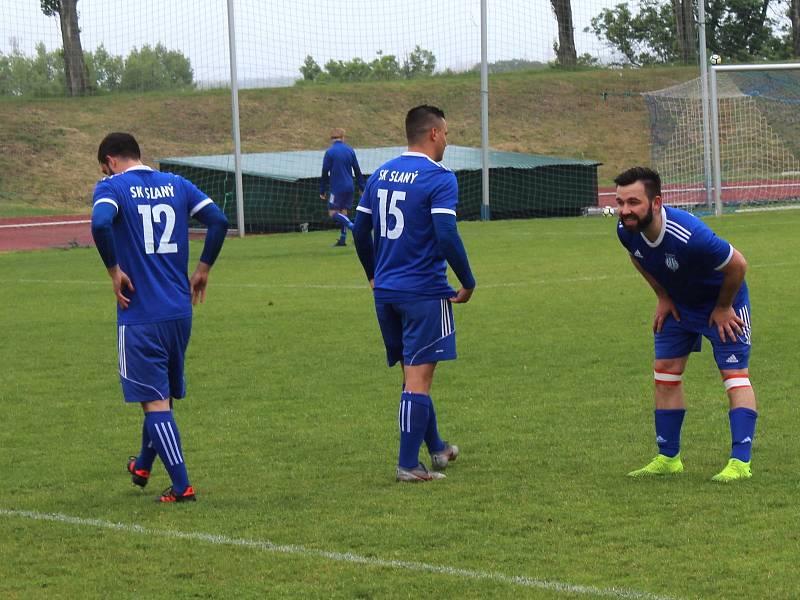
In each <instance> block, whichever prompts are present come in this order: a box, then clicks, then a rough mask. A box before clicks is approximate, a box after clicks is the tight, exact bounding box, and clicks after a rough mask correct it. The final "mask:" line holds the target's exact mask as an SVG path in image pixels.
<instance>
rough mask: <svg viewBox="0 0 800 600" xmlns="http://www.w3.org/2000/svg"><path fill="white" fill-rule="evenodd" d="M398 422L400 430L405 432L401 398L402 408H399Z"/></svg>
mask: <svg viewBox="0 0 800 600" xmlns="http://www.w3.org/2000/svg"><path fill="white" fill-rule="evenodd" d="M397 424H398V425H399V426H400V432H401V433H402V432H403V401H402V400H400V408H398V409H397Z"/></svg>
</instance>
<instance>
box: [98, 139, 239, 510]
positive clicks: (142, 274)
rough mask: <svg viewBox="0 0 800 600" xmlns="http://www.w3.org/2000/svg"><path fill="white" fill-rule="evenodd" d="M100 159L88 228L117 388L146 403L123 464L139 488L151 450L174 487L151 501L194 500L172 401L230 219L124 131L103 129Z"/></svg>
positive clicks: (181, 386)
mask: <svg viewBox="0 0 800 600" xmlns="http://www.w3.org/2000/svg"><path fill="white" fill-rule="evenodd" d="M97 160H98V161H99V162H100V168H101V170H102V171H103V173H104V174H105V175H107V177H106V178H104V179H102V180H100V181H99V182H98V183H97V185H96V186H95V190H94V205H93V208H92V236H93V237H94V241H95V244H96V245H97V250H98V251H99V253H100V256H101V258H102V259H103V263H105V266H106V268H107V269H108V274H109V276H110V277H111V281H112V285H113V288H114V294H115V295H116V297H117V325H118V334H117V336H118V337H117V345H118V354H119V376H120V382H121V383H122V392H123V395H124V397H125V401H126V402H138V403H139V404H141V406H142V409H143V410H144V425H143V427H142V447H141V450H140V451H139V455H138V456H136V457H131V458H130V459H129V460H128V463H127V468H128V471H129V472H130V474H131V479H132V481H133V483H134V484H136V485H138V486H140V487H144V486H146V485H147V482H148V480H149V477H150V471H151V469H152V466H153V462H154V461H155V458H156V456H158V457H159V458H160V459H161V462H163V463H164V466H165V467H166V469H167V472H168V473H169V476H170V479H171V480H172V485H171V487H169V488H168V489H167V490H165V491H164V492H163V493H162V494H161V495H160V496H159V497H158V498H157V500H158V501H159V502H186V501H194V500H195V492H194V488H193V487H192V486H191V485H190V483H189V476H188V474H187V472H186V464H185V462H184V457H183V447H182V445H181V437H180V433H179V432H178V426H177V424H176V423H175V419H174V417H173V414H172V400H173V398H183V397H184V395H185V393H186V389H185V388H186V385H185V381H184V376H183V363H184V356H185V354H186V347H187V345H188V343H189V335H190V333H191V329H192V305H193V304H196V303H197V302H198V301H199V302H203V301H204V300H205V294H206V286H207V284H208V274H209V271H210V270H211V266H212V265H213V264H214V261H215V260H216V258H217V255H218V254H219V251H220V249H221V248H222V244H223V242H224V241H225V234H226V232H227V230H228V220H227V219H226V218H225V215H224V214H223V212H222V211H221V210H220V209H219V208H218V207H217V206H216V205H215V204H214V202H213V201H212V200H211V199H210V198H209V197H208V196H207V195H206V194H204V193H203V192H201V191H200V190H198V189H197V188H196V187H195V186H194V185H193V184H192V183H191V182H189V181H187V180H186V179H183V178H182V177H179V176H177V175H173V174H171V173H161V172H159V171H156V170H154V169H151V168H150V167H148V166H145V165H144V164H142V162H141V153H140V151H139V144H138V143H137V142H136V140H135V139H134V138H133V136H131V135H130V134H127V133H110V134H108V135H107V136H106V137H105V138H104V139H103V141H102V142H101V143H100V147H99V149H98V151H97ZM190 217H194V218H195V219H197V220H198V221H200V222H201V223H203V224H205V225H206V226H207V228H208V229H207V233H206V240H205V246H204V247H203V253H202V255H201V256H200V262H199V263H198V264H197V268H196V269H195V271H194V273H193V274H192V276H191V277H187V267H188V262H189V218H190Z"/></svg>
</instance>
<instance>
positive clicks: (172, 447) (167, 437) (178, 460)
mask: <svg viewBox="0 0 800 600" xmlns="http://www.w3.org/2000/svg"><path fill="white" fill-rule="evenodd" d="M168 427H169V423H161V430H162V431H163V432H164V439H165V440H167V445H168V446H169V450H170V452H171V453H172V458H173V460H174V462H173V464H176V465H179V464H180V463H181V462H183V461H182V460H181V457H180V455H179V454H178V449H177V447H176V445H175V443H174V440H173V439H172V438H171V437H170V432H169V431H167V428H168Z"/></svg>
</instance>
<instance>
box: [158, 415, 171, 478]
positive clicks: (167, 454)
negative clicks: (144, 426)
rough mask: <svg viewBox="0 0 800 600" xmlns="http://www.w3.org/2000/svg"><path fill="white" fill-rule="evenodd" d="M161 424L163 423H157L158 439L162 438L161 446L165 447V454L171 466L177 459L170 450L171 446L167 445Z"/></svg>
mask: <svg viewBox="0 0 800 600" xmlns="http://www.w3.org/2000/svg"><path fill="white" fill-rule="evenodd" d="M159 425H161V423H156V433H157V434H158V439H159V440H161V447H162V448H163V449H164V454H165V455H166V456H167V460H168V461H169V466H170V467H171V466H173V465H174V464H175V460H174V459H173V458H172V454H171V453H170V451H169V446H168V445H167V442H166V440H165V439H164V436H163V435H162V434H161V428H160V427H159Z"/></svg>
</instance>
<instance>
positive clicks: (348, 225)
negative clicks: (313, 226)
mask: <svg viewBox="0 0 800 600" xmlns="http://www.w3.org/2000/svg"><path fill="white" fill-rule="evenodd" d="M331 218H332V219H333V220H334V221H336V222H337V223H339V225H341V226H342V235H343V236H344V235H347V230H348V229H353V222H352V221H351V220H350V219H348V218H347V215H343V214H342V213H333V216H332V217H331Z"/></svg>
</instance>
